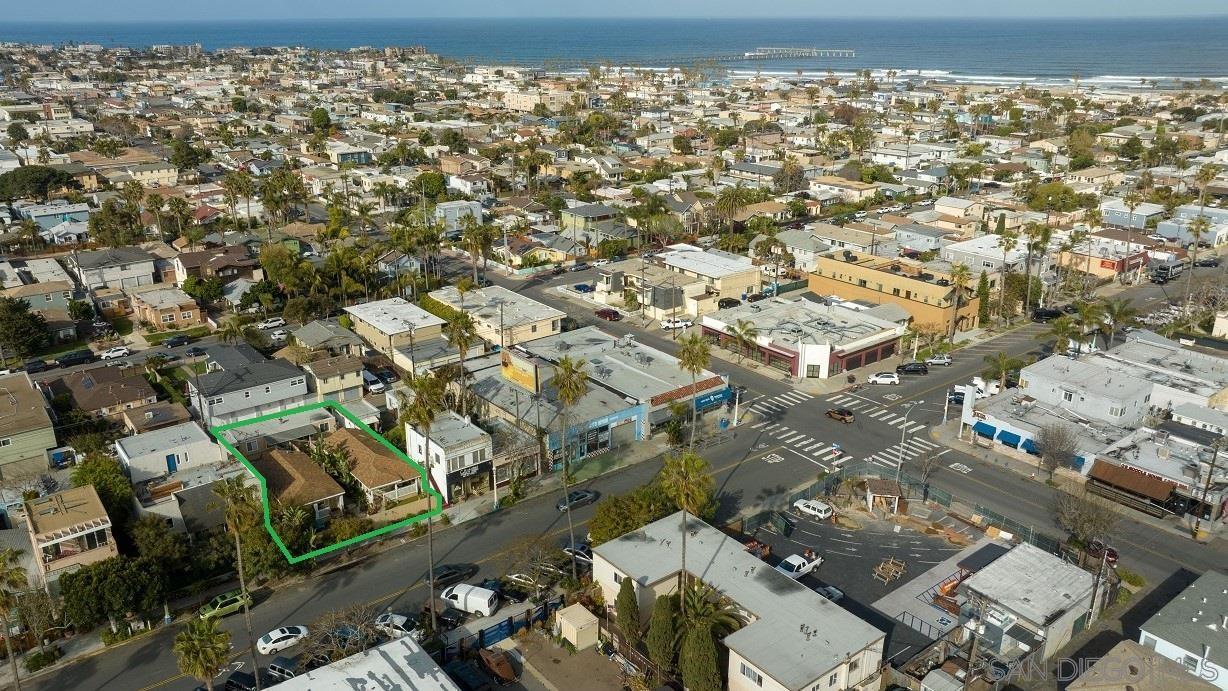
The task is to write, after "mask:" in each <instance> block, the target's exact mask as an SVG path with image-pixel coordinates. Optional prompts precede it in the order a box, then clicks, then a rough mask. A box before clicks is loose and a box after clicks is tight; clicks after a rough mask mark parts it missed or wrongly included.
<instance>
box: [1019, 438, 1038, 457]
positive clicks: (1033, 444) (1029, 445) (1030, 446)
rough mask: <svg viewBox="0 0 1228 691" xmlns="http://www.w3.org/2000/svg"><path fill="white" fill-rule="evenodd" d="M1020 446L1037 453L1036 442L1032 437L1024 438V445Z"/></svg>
mask: <svg viewBox="0 0 1228 691" xmlns="http://www.w3.org/2000/svg"><path fill="white" fill-rule="evenodd" d="M1019 448H1020V449H1023V450H1024V451H1027V452H1028V453H1033V454H1034V453H1036V442H1034V441H1032V440H1031V439H1024V440H1023V446H1020V447H1019Z"/></svg>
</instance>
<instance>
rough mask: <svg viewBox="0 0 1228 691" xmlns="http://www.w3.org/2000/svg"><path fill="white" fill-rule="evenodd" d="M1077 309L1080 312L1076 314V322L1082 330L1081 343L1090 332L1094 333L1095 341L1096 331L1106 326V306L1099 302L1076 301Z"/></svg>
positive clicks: (1093, 339) (1093, 338)
mask: <svg viewBox="0 0 1228 691" xmlns="http://www.w3.org/2000/svg"><path fill="white" fill-rule="evenodd" d="M1075 309H1076V310H1078V312H1076V313H1075V315H1074V323H1075V326H1077V327H1079V330H1080V331H1081V333H1080V338H1079V344H1080V345H1082V343H1083V338H1084V337H1086V336H1087V335H1088V334H1091V335H1092V342H1093V343H1094V342H1095V339H1096V332H1097V331H1099V330H1100V329H1101V327H1103V326H1104V306H1103V305H1101V304H1100V303H1098V302H1076V303H1075Z"/></svg>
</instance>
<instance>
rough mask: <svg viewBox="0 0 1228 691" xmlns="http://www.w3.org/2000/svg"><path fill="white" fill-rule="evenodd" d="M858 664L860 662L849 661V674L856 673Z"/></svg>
mask: <svg viewBox="0 0 1228 691" xmlns="http://www.w3.org/2000/svg"><path fill="white" fill-rule="evenodd" d="M860 662H861V661H860V660H849V672H856V671H857V668H858V667H859V666H860Z"/></svg>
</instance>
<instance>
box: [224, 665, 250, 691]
mask: <svg viewBox="0 0 1228 691" xmlns="http://www.w3.org/2000/svg"><path fill="white" fill-rule="evenodd" d="M225 689H226V691H256V677H255V675H253V674H252V673H251V672H244V671H243V670H241V669H237V670H235V671H233V672H231V673H230V676H228V677H226V686H225Z"/></svg>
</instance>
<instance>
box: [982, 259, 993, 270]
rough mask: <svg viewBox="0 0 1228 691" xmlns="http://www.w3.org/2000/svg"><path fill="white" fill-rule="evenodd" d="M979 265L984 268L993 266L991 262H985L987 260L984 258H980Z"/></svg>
mask: <svg viewBox="0 0 1228 691" xmlns="http://www.w3.org/2000/svg"><path fill="white" fill-rule="evenodd" d="M981 266H982V267H984V268H986V269H992V268H994V266H993V262H987V261H985V260H984V259H982V260H981Z"/></svg>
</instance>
